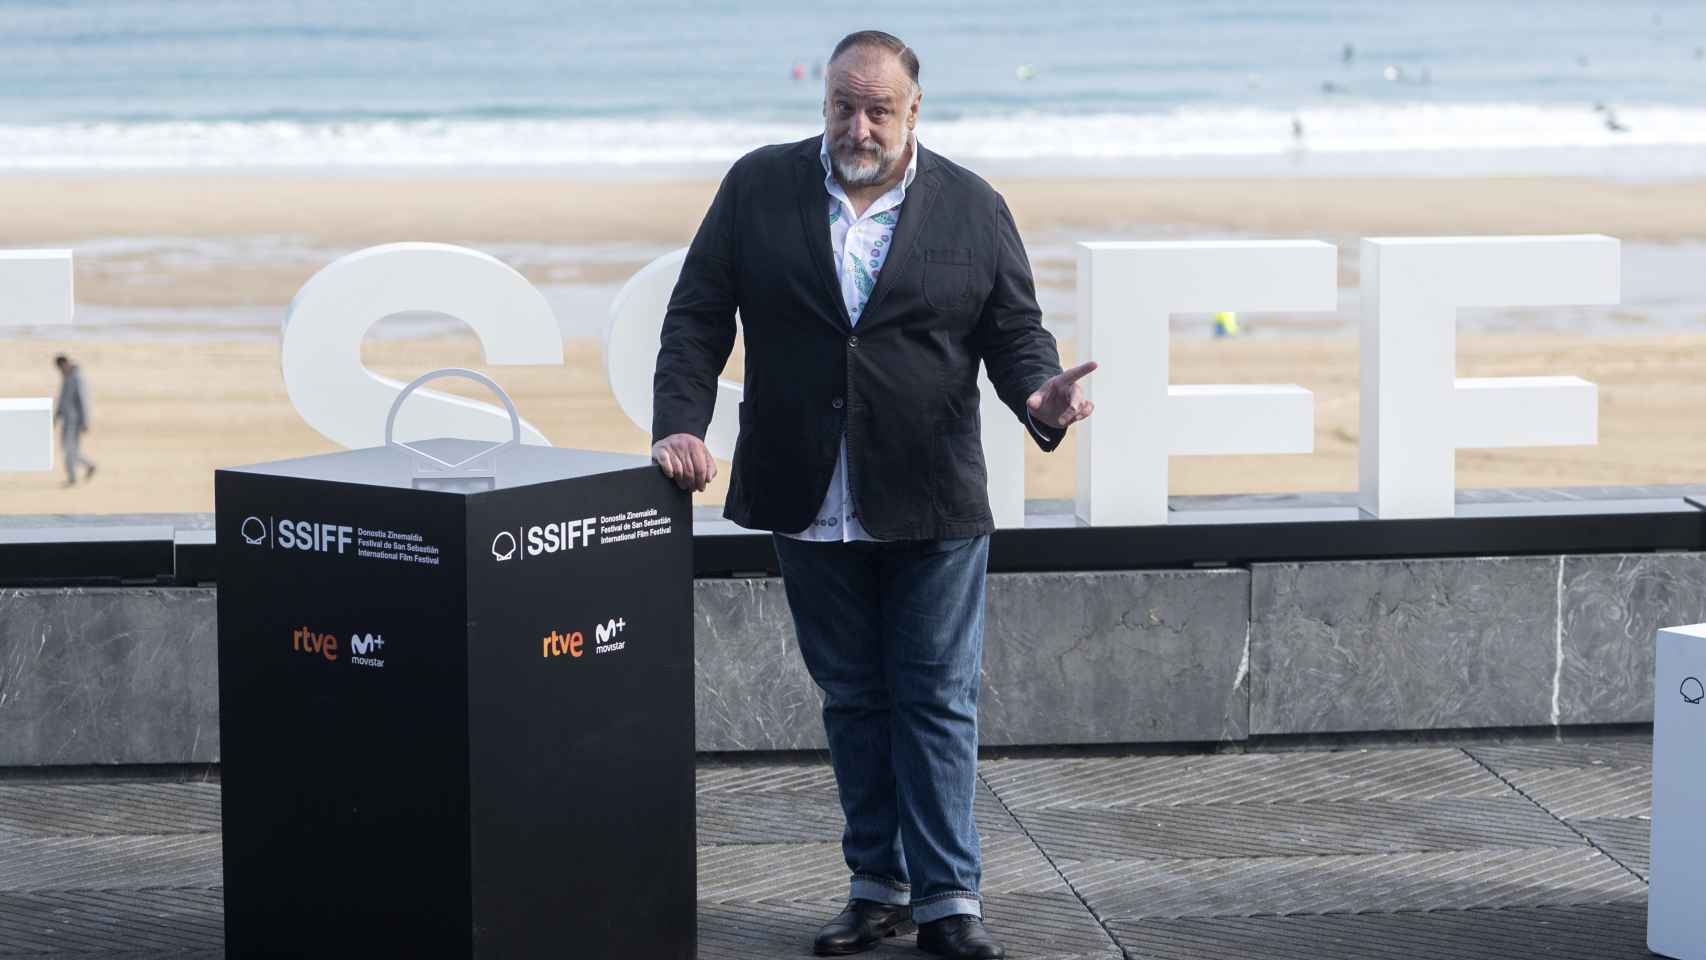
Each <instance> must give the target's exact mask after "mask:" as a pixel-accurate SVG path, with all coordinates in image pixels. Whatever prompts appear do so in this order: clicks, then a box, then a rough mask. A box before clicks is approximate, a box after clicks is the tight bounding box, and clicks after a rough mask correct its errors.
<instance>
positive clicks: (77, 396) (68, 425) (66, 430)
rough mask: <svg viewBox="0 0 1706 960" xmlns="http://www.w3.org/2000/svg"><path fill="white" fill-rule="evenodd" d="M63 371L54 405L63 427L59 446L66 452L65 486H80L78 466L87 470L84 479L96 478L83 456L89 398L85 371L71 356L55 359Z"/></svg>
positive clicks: (87, 427)
mask: <svg viewBox="0 0 1706 960" xmlns="http://www.w3.org/2000/svg"><path fill="white" fill-rule="evenodd" d="M53 365H54V366H56V367H58V368H59V398H58V399H57V400H55V401H54V404H53V419H54V421H55V422H56V423H58V424H59V445H60V446H61V447H62V448H64V450H65V485H66V486H68V487H71V486H76V484H77V467H78V465H79V464H81V465H82V466H83V468H84V471H85V472H84V474H83V479H84V480H87V479H89V478H90V477H92V476H94V475H95V464H94V462H93V461H91V460H90V459H89V458H88V457H85V456H83V434H84V432H85V431H87V430H88V429H89V397H88V394H87V393H86V392H84V390H83V368H82V367H79V366H78V365H77V364H76V363H75V362H73V361H72V359H71V358H70V357H67V356H66V355H65V354H63V353H62V354H59V355H58V356H56V357H54V358H53Z"/></svg>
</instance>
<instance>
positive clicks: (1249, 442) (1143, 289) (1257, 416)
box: [1075, 240, 1338, 526]
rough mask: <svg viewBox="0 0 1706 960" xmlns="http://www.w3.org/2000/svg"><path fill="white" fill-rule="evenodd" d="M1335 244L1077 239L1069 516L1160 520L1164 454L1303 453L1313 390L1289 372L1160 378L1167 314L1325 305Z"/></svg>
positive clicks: (1332, 302) (1309, 444)
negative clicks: (1074, 447)
mask: <svg viewBox="0 0 1706 960" xmlns="http://www.w3.org/2000/svg"><path fill="white" fill-rule="evenodd" d="M1337 272H1338V261H1337V251H1336V250H1335V248H1334V247H1333V246H1332V245H1331V244H1326V243H1320V242H1317V241H1313V240H1271V241H1266V240H1264V241H1248V242H1244V241H1235V242H1225V243H1133V242H1110V243H1080V244H1078V321H1077V322H1078V359H1079V360H1090V359H1094V360H1097V361H1099V362H1100V363H1101V364H1102V366H1103V367H1104V368H1105V370H1104V372H1103V373H1101V374H1096V375H1092V376H1089V377H1086V378H1085V379H1084V380H1083V381H1082V384H1083V386H1084V387H1085V390H1086V392H1088V393H1089V394H1090V396H1091V398H1092V399H1093V400H1094V401H1095V403H1096V415H1095V416H1093V417H1091V418H1090V419H1088V420H1085V421H1083V422H1082V423H1079V424H1078V425H1077V426H1076V428H1075V429H1077V430H1078V497H1077V513H1078V517H1079V519H1080V520H1083V521H1084V522H1086V523H1089V524H1091V525H1092V526H1136V525H1148V524H1160V523H1166V522H1167V460H1168V458H1169V457H1171V456H1184V455H1205V454H1272V453H1308V452H1309V451H1311V450H1313V449H1314V441H1315V437H1314V431H1315V398H1314V395H1313V394H1311V393H1310V392H1309V391H1308V390H1305V389H1303V388H1302V387H1299V386H1296V385H1294V384H1283V385H1261V384H1216V385H1206V386H1197V385H1191V386H1170V385H1169V384H1168V382H1167V381H1168V362H1167V341H1168V318H1169V317H1170V316H1171V315H1172V314H1175V313H1210V312H1214V311H1219V310H1331V309H1333V308H1334V307H1335V306H1336V305H1337V302H1338V282H1337Z"/></svg>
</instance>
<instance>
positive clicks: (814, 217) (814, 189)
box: [796, 136, 853, 330]
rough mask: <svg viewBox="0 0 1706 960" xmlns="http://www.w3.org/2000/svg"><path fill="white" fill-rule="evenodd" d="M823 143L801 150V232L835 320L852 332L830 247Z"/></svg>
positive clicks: (817, 141)
mask: <svg viewBox="0 0 1706 960" xmlns="http://www.w3.org/2000/svg"><path fill="white" fill-rule="evenodd" d="M822 140H823V138H822V137H821V136H819V137H813V138H812V139H811V140H808V141H806V144H805V146H806V147H808V148H809V149H806V150H802V152H801V155H800V161H799V163H798V167H799V169H800V176H799V183H798V184H797V187H796V193H797V194H798V197H799V208H800V229H802V230H804V231H805V241H806V246H805V250H806V258H807V259H808V260H810V261H811V268H812V269H813V270H815V271H816V272H817V275H818V281H819V282H820V283H822V285H823V291H824V293H825V294H827V295H828V297H829V302H830V303H832V304H834V305H835V313H834V316H837V317H840V318H841V323H840V324H839V327H841V328H842V329H848V330H850V329H852V327H853V319H852V318H851V317H849V316H848V315H847V304H846V303H844V302H843V301H842V299H841V285H840V284H838V283H837V282H836V280H835V251H834V250H833V249H832V248H831V247H830V243H829V194H828V193H827V192H826V191H825V190H824V189H823V164H822V162H821V161H819V160H818V151H819V150H820V149H821V142H822ZM832 322H833V321H832Z"/></svg>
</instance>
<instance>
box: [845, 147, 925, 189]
mask: <svg viewBox="0 0 1706 960" xmlns="http://www.w3.org/2000/svg"><path fill="white" fill-rule="evenodd" d="M911 139H912V136H911V134H908V135H907V141H908V142H910V141H911ZM905 152H906V143H902V144H901V145H900V146H898V147H895V148H894V149H893V150H885V151H882V152H880V153H879V154H878V156H877V159H875V160H870V159H865V158H868V157H869V156H870V154H868V153H860V154H858V155H857V156H858V157H859V159H856V160H854V161H853V162H851V163H849V162H847V161H845V160H843V159H841V153H840V152H839V151H837V150H831V151H830V152H829V160H830V164H831V165H833V166H834V167H835V176H836V178H837V179H839V180H840V181H841V185H842V186H844V187H871V186H875V185H877V184H879V183H882V182H883V181H884V180H887V179H888V177H889V174H890V173H892V172H893V171H894V165H895V164H896V163H898V162H899V161H900V158H901V155H902V154H904V153H905Z"/></svg>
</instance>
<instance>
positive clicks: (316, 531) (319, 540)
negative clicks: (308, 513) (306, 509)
mask: <svg viewBox="0 0 1706 960" xmlns="http://www.w3.org/2000/svg"><path fill="white" fill-rule="evenodd" d="M270 519H271V518H270V517H269V518H267V519H266V520H263V519H262V518H260V517H249V518H247V519H245V520H244V521H243V526H242V527H240V528H239V529H238V531H237V532H238V533H239V534H241V535H242V537H243V542H245V543H247V544H248V545H249V546H251V547H264V546H271V545H273V542H274V540H275V539H276V541H277V546H278V547H279V548H281V549H284V550H312V551H315V552H316V553H343V552H344V551H345V549H347V548H348V547H349V545H350V543H351V537H350V535H351V534H352V533H354V532H355V528H354V527H351V526H347V525H344V524H340V523H315V522H310V521H308V520H280V521H278V530H277V536H276V538H275V537H274V531H273V527H272V525H271V524H270V523H268V522H267V521H268V520H270Z"/></svg>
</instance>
